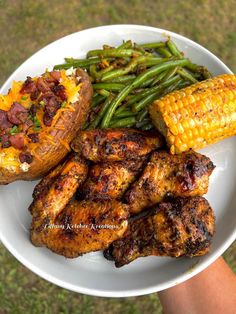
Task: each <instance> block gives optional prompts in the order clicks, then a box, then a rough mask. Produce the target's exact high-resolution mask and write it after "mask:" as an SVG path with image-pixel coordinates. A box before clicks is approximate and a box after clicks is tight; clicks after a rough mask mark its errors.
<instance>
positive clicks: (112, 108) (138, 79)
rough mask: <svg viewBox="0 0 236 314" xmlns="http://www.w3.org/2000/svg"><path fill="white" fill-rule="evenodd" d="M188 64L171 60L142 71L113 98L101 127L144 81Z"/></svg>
mask: <svg viewBox="0 0 236 314" xmlns="http://www.w3.org/2000/svg"><path fill="white" fill-rule="evenodd" d="M188 63H189V60H188V59H180V60H172V61H167V62H164V63H161V64H159V65H156V66H153V67H151V68H150V69H148V70H146V71H144V72H143V73H141V74H139V75H138V76H137V77H136V79H135V80H134V81H133V82H132V83H131V84H130V85H127V86H125V87H124V88H123V89H122V90H121V91H120V92H119V94H118V95H117V96H116V97H115V99H114V100H113V101H112V103H111V105H110V107H109V108H108V110H107V112H106V114H105V115H104V117H103V120H102V127H103V128H106V127H108V125H109V123H110V121H111V118H112V116H113V114H114V112H115V110H116V108H117V107H118V106H119V104H120V103H121V102H122V101H123V100H124V99H125V98H126V97H127V95H128V94H129V93H130V92H131V91H132V90H133V89H135V88H136V87H138V86H140V85H141V84H142V83H143V82H144V81H145V80H147V79H149V78H150V77H153V76H155V75H157V74H158V73H160V72H162V71H164V70H167V69H169V68H171V67H175V66H177V65H180V66H185V65H186V64H188ZM113 84H114V83H113Z"/></svg>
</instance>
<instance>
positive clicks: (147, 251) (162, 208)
mask: <svg viewBox="0 0 236 314" xmlns="http://www.w3.org/2000/svg"><path fill="white" fill-rule="evenodd" d="M214 231H215V217H214V213H213V210H212V208H211V207H210V205H209V203H208V202H207V200H206V199H204V198H203V197H200V196H199V197H186V198H181V197H179V198H175V199H172V201H169V202H162V203H159V204H157V205H156V206H155V207H153V208H152V209H151V210H149V211H148V212H147V213H146V214H145V215H144V216H143V217H141V218H137V219H135V220H133V221H130V223H129V226H128V229H127V231H126V232H125V234H124V238H123V239H120V240H117V241H115V242H113V243H112V245H111V246H110V247H109V248H108V250H107V251H106V252H105V253H104V256H105V257H108V258H109V259H111V258H112V259H113V260H114V261H115V265H116V267H121V266H123V265H125V264H128V263H130V262H131V261H133V260H135V259H136V258H138V257H141V256H148V255H159V256H172V257H180V256H189V257H192V256H200V255H204V254H206V253H207V252H208V251H209V246H210V243H211V239H212V236H213V234H214Z"/></svg>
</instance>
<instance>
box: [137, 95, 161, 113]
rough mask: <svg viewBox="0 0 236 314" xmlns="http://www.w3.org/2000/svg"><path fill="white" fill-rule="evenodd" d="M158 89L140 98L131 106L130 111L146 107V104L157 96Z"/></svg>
mask: <svg viewBox="0 0 236 314" xmlns="http://www.w3.org/2000/svg"><path fill="white" fill-rule="evenodd" d="M159 93H160V92H159V91H158V92H155V93H152V94H149V95H148V96H146V97H144V98H143V99H141V100H140V102H138V103H136V104H134V105H133V106H132V111H133V112H138V111H140V110H141V109H143V108H144V107H146V106H147V105H148V104H150V103H151V102H153V101H154V100H155V99H157V97H158V96H159Z"/></svg>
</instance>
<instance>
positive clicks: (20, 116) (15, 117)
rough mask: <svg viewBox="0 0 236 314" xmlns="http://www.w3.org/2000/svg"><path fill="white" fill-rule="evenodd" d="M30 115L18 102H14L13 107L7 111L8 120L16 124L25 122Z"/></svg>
mask: <svg viewBox="0 0 236 314" xmlns="http://www.w3.org/2000/svg"><path fill="white" fill-rule="evenodd" d="M28 115H29V114H28V110H27V109H26V108H25V107H23V106H22V105H21V104H20V103H18V102H13V104H12V106H11V108H10V109H9V110H8V111H7V118H8V120H9V121H10V122H11V123H12V124H15V125H19V124H21V123H25V121H26V120H27V118H28Z"/></svg>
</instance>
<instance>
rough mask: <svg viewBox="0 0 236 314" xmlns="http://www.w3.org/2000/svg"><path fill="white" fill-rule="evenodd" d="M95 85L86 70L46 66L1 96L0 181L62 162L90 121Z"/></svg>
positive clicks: (23, 177) (31, 177)
mask: <svg viewBox="0 0 236 314" xmlns="http://www.w3.org/2000/svg"><path fill="white" fill-rule="evenodd" d="M92 94H93V89H92V86H91V83H90V80H89V77H88V75H87V74H86V73H85V72H84V71H83V70H81V69H72V68H71V69H69V70H61V71H52V72H49V71H46V72H45V73H44V74H42V75H41V76H39V77H34V78H31V77H27V79H26V81H25V82H13V85H12V88H11V89H10V90H9V92H8V94H7V95H4V96H3V95H0V140H1V141H0V184H8V183H10V182H13V181H16V180H34V179H37V178H39V177H41V176H43V175H44V174H46V173H47V172H48V171H49V170H50V169H51V168H53V167H54V166H56V165H57V164H58V163H59V162H60V161H61V160H62V159H63V158H64V157H65V156H66V155H67V153H68V151H70V142H71V141H72V139H73V138H74V136H75V135H76V133H77V131H78V130H80V129H81V128H82V126H83V124H84V122H85V121H86V117H87V115H88V112H89V110H90V103H91V99H92Z"/></svg>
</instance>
